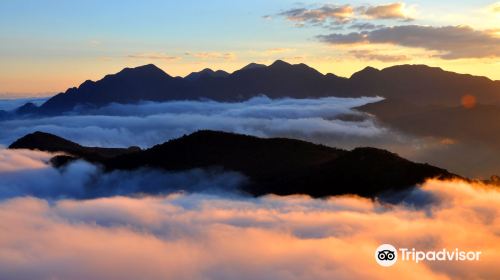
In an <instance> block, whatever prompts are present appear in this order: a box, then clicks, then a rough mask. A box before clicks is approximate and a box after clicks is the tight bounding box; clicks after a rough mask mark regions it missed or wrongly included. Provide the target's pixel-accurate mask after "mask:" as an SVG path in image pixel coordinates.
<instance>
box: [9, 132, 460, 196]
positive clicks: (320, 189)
mask: <svg viewBox="0 0 500 280" xmlns="http://www.w3.org/2000/svg"><path fill="white" fill-rule="evenodd" d="M10 148H28V149H39V150H48V151H62V152H66V153H69V154H72V155H73V156H75V157H77V158H83V159H87V160H90V161H93V162H97V163H100V164H102V165H103V166H104V167H105V169H106V170H108V171H110V170H116V169H121V170H133V169H138V168H145V167H149V168H159V169H165V170H173V171H180V170H188V169H193V168H222V169H224V170H232V171H238V172H241V173H243V174H244V175H246V176H247V177H248V178H249V182H248V183H247V184H246V185H245V186H244V187H243V190H244V191H246V192H248V193H250V194H252V195H263V194H269V193H274V194H279V195H287V194H308V195H311V196H314V197H323V196H329V195H337V194H357V195H361V196H366V197H373V196H375V195H377V194H380V193H382V192H386V191H397V190H402V189H406V188H408V187H411V186H414V185H415V184H418V183H421V182H423V181H424V180H425V179H426V178H430V177H440V178H451V177H453V176H456V175H453V174H451V173H449V172H448V171H446V170H444V169H440V168H437V167H434V166H430V165H427V164H419V163H414V162H411V161H408V160H406V159H403V158H401V157H399V156H398V155H396V154H393V153H390V152H388V151H385V150H380V149H375V148H357V149H354V150H352V151H346V150H341V149H336V148H331V147H327V146H323V145H316V144H312V143H308V142H304V141H300V140H293V139H286V138H271V139H263V138H257V137H253V136H246V135H239V134H233V133H226V132H217V131H198V132H195V133H193V134H190V135H186V136H183V137H180V138H178V139H174V140H170V141H168V142H165V143H163V144H160V145H156V146H154V147H152V148H150V149H146V150H143V151H134V152H130V153H129V152H125V153H120V154H119V155H116V156H112V157H110V156H109V154H108V153H107V151H105V150H98V149H96V148H88V147H82V146H80V145H78V144H76V143H73V142H70V141H67V140H64V139H62V138H59V137H57V136H54V135H50V134H46V133H40V132H37V133H33V134H29V135H27V136H25V137H23V138H21V139H19V140H18V141H16V142H15V143H13V144H12V145H11V147H10ZM104 152H106V155H104V154H103V153H104ZM68 160H71V159H68V158H63V160H57V159H56V160H55V161H56V162H58V163H59V164H61V163H65V162H67V161H68Z"/></svg>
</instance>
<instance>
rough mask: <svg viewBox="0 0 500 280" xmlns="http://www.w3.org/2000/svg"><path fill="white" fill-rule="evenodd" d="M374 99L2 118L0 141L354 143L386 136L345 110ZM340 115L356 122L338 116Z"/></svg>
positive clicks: (121, 108) (125, 108) (176, 105)
mask: <svg viewBox="0 0 500 280" xmlns="http://www.w3.org/2000/svg"><path fill="white" fill-rule="evenodd" d="M379 100H381V98H374V97H370V98H368V97H367V98H336V97H328V98H319V99H291V98H284V99H274V100H272V99H269V98H267V97H256V98H252V99H250V100H248V101H244V102H239V103H223V102H215V101H173V102H163V103H154V102H145V103H141V104H137V105H134V104H131V105H123V104H112V105H109V106H106V107H103V108H101V109H97V110H95V111H93V112H92V113H91V114H81V113H78V112H74V114H73V115H65V116H57V117H46V118H26V119H17V120H9V121H3V122H1V123H0V125H1V126H2V129H1V130H0V144H3V145H9V144H11V143H12V142H13V141H14V140H16V139H17V138H19V137H22V136H24V135H26V134H28V133H32V132H34V131H36V130H40V131H44V132H49V133H53V134H56V135H59V136H61V137H64V138H67V139H70V140H73V141H76V142H78V143H80V144H83V145H92V146H107V147H111V146H117V147H128V146H132V145H139V146H142V147H149V146H152V145H154V144H158V143H163V142H165V141H167V140H169V139H172V138H177V137H180V136H182V135H183V134H189V133H191V132H194V131H196V130H199V129H213V130H223V131H230V132H237V133H244V134H251V135H255V136H263V137H273V136H283V137H293V138H300V139H304V140H312V141H315V140H316V138H318V137H319V138H321V137H322V138H327V139H330V140H332V139H334V140H335V141H337V142H339V143H341V142H348V143H355V142H356V141H362V140H363V139H364V140H366V139H372V140H373V139H377V138H383V137H386V135H385V134H386V130H385V129H384V128H381V127H379V126H378V125H376V123H375V122H374V120H373V119H372V118H370V117H368V116H366V115H364V114H362V113H359V112H356V111H353V110H352V109H351V108H353V107H357V106H361V105H364V104H367V103H370V102H376V101H379ZM345 115H349V116H351V117H354V118H361V119H362V120H345V119H344V120H342V119H339V117H340V116H345ZM374 141H376V140H374ZM315 142H317V141H315Z"/></svg>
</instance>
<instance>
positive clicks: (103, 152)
mask: <svg viewBox="0 0 500 280" xmlns="http://www.w3.org/2000/svg"><path fill="white" fill-rule="evenodd" d="M9 149H30V150H39V151H45V152H64V153H67V154H69V155H71V156H74V157H76V158H83V159H86V160H88V161H91V162H100V161H102V160H104V159H106V158H112V157H116V156H119V155H123V154H128V153H132V152H137V151H140V150H141V149H140V148H139V147H129V148H101V147H86V146H81V145H80V144H77V143H75V142H72V141H69V140H66V139H64V138H61V137H59V136H56V135H53V134H50V133H45V132H40V131H36V132H34V133H31V134H28V135H25V136H23V137H21V138H19V139H17V140H16V141H15V142H14V143H12V144H11V145H10V146H9ZM63 158H65V157H63ZM61 159H62V158H61ZM68 159H69V158H68Z"/></svg>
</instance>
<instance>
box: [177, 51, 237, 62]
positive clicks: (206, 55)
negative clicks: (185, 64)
mask: <svg viewBox="0 0 500 280" xmlns="http://www.w3.org/2000/svg"><path fill="white" fill-rule="evenodd" d="M185 55H188V56H193V57H195V58H200V59H206V60H234V59H236V54H235V53H234V52H195V53H193V52H186V53H185Z"/></svg>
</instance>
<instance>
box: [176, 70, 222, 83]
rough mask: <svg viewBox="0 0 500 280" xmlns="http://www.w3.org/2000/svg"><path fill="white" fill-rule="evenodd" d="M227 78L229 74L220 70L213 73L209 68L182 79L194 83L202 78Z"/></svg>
mask: <svg viewBox="0 0 500 280" xmlns="http://www.w3.org/2000/svg"><path fill="white" fill-rule="evenodd" d="M227 76H229V73H227V72H226V71H222V70H217V71H214V70H212V69H210V68H205V69H203V70H201V71H199V72H193V73H191V74H189V75H187V76H186V77H184V79H186V80H190V81H196V80H199V79H203V78H223V77H227Z"/></svg>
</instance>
